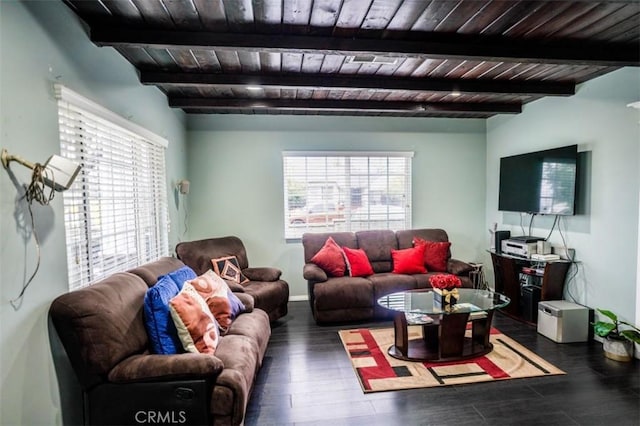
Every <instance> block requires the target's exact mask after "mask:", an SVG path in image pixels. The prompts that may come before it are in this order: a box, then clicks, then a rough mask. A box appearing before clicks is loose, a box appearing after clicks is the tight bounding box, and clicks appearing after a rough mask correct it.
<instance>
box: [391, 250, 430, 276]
mask: <svg viewBox="0 0 640 426" xmlns="http://www.w3.org/2000/svg"><path fill="white" fill-rule="evenodd" d="M424 250H425V246H424V245H418V246H416V247H413V248H408V249H403V250H391V258H392V259H393V271H392V272H393V273H394V274H426V273H427V268H425V267H424Z"/></svg>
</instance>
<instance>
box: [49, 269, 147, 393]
mask: <svg viewBox="0 0 640 426" xmlns="http://www.w3.org/2000/svg"><path fill="white" fill-rule="evenodd" d="M147 288H148V287H147V284H146V283H145V282H144V281H143V280H142V279H141V278H140V277H138V276H136V275H134V274H131V273H128V272H120V273H117V274H113V275H111V276H109V277H107V278H105V279H104V280H102V281H99V282H97V283H95V284H93V285H91V286H89V287H85V288H82V289H80V290H76V291H72V292H70V293H66V294H63V295H62V296H59V297H57V298H56V299H55V300H54V301H53V303H52V304H51V307H50V309H49V315H50V317H51V320H52V322H53V325H54V327H55V329H56V331H57V333H58V336H59V337H60V341H61V342H62V344H63V345H64V348H65V350H66V352H67V355H68V356H69V360H70V361H71V365H72V366H73V368H74V370H75V372H76V375H77V376H78V379H79V381H80V384H81V385H82V386H83V388H85V389H86V388H88V387H91V386H93V385H95V384H97V383H99V382H100V381H102V380H104V377H105V376H106V375H107V374H108V372H109V371H110V370H111V368H113V366H115V365H116V364H117V363H119V362H120V361H122V360H123V359H125V358H127V357H129V356H131V355H133V354H138V353H142V352H144V351H145V350H147V346H148V338H147V332H146V330H145V326H144V320H143V313H142V311H143V300H144V296H145V293H146V292H147Z"/></svg>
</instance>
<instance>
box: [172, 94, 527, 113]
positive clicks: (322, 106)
mask: <svg viewBox="0 0 640 426" xmlns="http://www.w3.org/2000/svg"><path fill="white" fill-rule="evenodd" d="M169 106H171V107H174V108H183V109H196V110H210V111H212V112H214V111H216V110H246V109H262V108H264V109H266V110H269V109H270V110H273V109H277V110H292V109H293V110H306V111H351V112H353V111H366V112H405V113H406V112H415V113H420V112H426V113H437V112H459V113H484V114H518V113H520V112H521V111H522V105H521V104H519V103H500V102H491V103H490V102H487V103H484V102H483V103H480V102H476V103H470V102H465V103H463V102H402V101H389V102H387V101H359V100H315V99H228V98H183V97H169Z"/></svg>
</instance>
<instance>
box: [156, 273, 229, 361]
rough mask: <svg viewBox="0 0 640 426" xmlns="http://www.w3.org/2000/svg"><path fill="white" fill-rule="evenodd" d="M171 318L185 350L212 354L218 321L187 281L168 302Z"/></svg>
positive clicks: (217, 341)
mask: <svg viewBox="0 0 640 426" xmlns="http://www.w3.org/2000/svg"><path fill="white" fill-rule="evenodd" d="M169 309H170V310H171V318H173V322H174V324H175V326H176V329H177V330H178V337H179V338H180V342H181V343H182V346H183V347H184V349H185V350H186V351H187V352H194V353H205V354H213V353H214V352H215V350H216V347H217V346H218V343H219V341H220V333H219V331H218V323H217V322H216V319H215V318H214V316H213V314H212V313H211V311H210V310H209V307H208V306H207V302H205V300H204V299H203V298H202V296H200V294H199V293H198V291H197V290H196V289H195V288H194V287H193V285H191V283H190V282H189V281H187V282H185V283H184V286H183V287H182V290H181V291H180V293H178V295H177V296H176V297H174V298H173V299H171V301H170V302H169Z"/></svg>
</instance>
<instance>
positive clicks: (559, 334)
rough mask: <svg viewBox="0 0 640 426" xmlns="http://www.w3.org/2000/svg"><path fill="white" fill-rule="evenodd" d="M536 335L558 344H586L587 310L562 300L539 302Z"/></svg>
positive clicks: (587, 331)
mask: <svg viewBox="0 0 640 426" xmlns="http://www.w3.org/2000/svg"><path fill="white" fill-rule="evenodd" d="M538 333H540V334H542V335H543V336H545V337H548V338H549V339H551V340H553V341H554V342H558V343H571V342H586V341H587V339H588V338H589V309H588V308H587V307H585V306H582V305H577V304H575V303H571V302H566V301H564V300H545V301H544V302H539V303H538Z"/></svg>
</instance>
